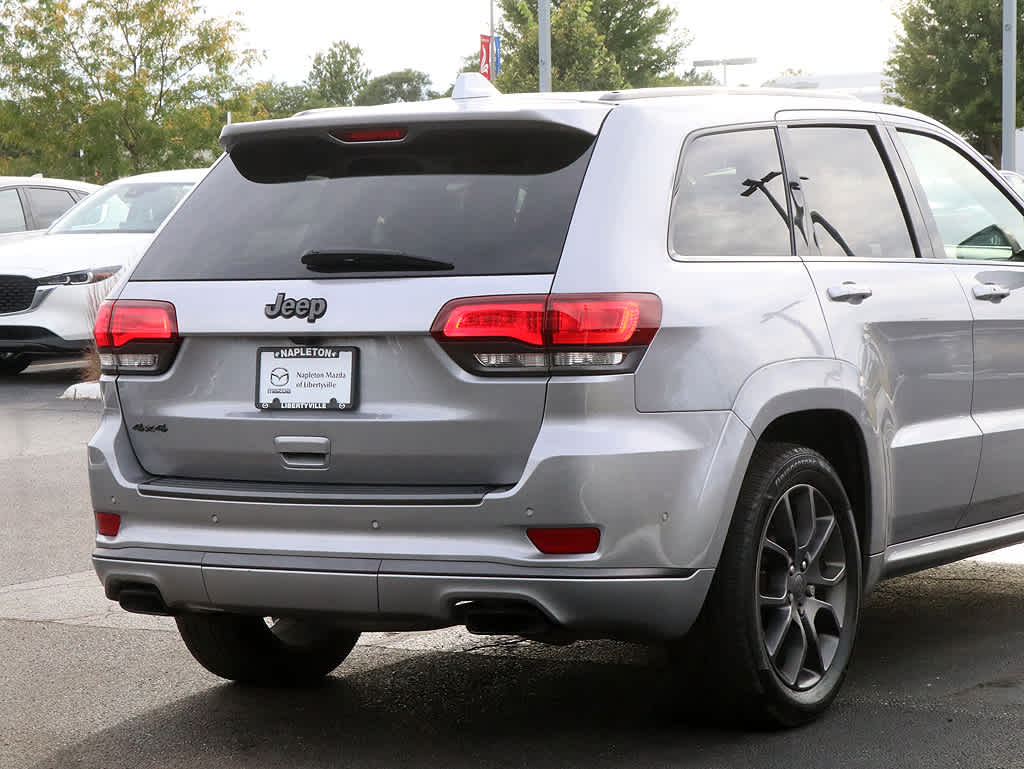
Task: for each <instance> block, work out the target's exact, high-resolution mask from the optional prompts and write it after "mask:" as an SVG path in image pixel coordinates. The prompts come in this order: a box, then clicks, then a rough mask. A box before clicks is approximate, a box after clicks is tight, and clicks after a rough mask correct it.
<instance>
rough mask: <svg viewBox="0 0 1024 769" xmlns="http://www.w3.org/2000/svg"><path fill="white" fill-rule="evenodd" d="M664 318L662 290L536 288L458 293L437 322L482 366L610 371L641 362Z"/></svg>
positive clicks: (457, 352)
mask: <svg viewBox="0 0 1024 769" xmlns="http://www.w3.org/2000/svg"><path fill="white" fill-rule="evenodd" d="M660 325H661V300H660V299H659V298H658V297H657V296H656V295H654V294H553V295H546V294H539V295H538V294H531V295H520V296H492V297H471V298H467V299H454V300H452V301H451V302H448V303H447V304H446V305H445V306H444V307H442V308H441V311H440V312H439V313H438V314H437V318H436V319H435V320H434V323H433V325H432V326H431V329H430V330H431V333H432V334H433V335H434V338H435V339H437V341H438V342H439V343H440V344H441V346H442V347H444V348H445V349H446V350H447V351H448V352H449V354H451V356H452V357H453V358H455V360H456V361H457V362H458V363H459V364H460V365H461V366H462V367H463V368H465V369H467V370H468V371H472V372H474V373H480V374H489V375H494V374H505V375H524V374H526V375H530V374H532V375H538V374H547V373H551V374H557V373H575V374H579V373H606V374H607V373H619V372H624V371H633V370H635V369H636V366H637V365H638V364H639V362H640V359H641V358H642V357H643V352H644V349H645V348H646V346H647V345H649V344H650V342H651V340H652V339H653V338H654V335H655V333H657V331H658V328H659V326H660Z"/></svg>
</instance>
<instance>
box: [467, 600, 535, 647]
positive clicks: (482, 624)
mask: <svg viewBox="0 0 1024 769" xmlns="http://www.w3.org/2000/svg"><path fill="white" fill-rule="evenodd" d="M455 612H456V616H457V617H458V620H459V622H460V623H461V624H464V625H465V626H466V630H468V631H469V632H470V633H472V634H473V635H515V636H523V637H531V638H532V637H538V636H544V635H547V634H550V633H552V632H554V630H555V626H554V625H553V624H552V623H551V621H550V620H549V619H548V618H547V617H546V616H545V615H544V614H543V613H542V612H541V611H540V609H538V608H537V607H536V606H533V605H532V604H529V603H526V602H525V601H494V600H487V601H459V602H458V603H456V604H455Z"/></svg>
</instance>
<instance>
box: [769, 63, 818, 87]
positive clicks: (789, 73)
mask: <svg viewBox="0 0 1024 769" xmlns="http://www.w3.org/2000/svg"><path fill="white" fill-rule="evenodd" d="M808 74H809V73H807V72H806V71H805V70H802V69H799V68H796V69H794V68H793V67H786V68H785V69H784V70H782V72H780V73H779V74H777V75H776V76H775V77H773V78H772V79H771V80H765V81H764V82H763V83H761V87H762V88H774V87H775V86H777V85H778V84H779V81H780V80H791V79H792V78H796V77H807V76H808Z"/></svg>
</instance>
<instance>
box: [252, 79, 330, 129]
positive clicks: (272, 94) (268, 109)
mask: <svg viewBox="0 0 1024 769" xmlns="http://www.w3.org/2000/svg"><path fill="white" fill-rule="evenodd" d="M239 99H240V101H241V102H242V103H243V105H244V106H243V108H242V111H241V112H240V113H239V115H238V118H239V119H243V118H244V119H245V120H266V119H268V118H283V117H291V116H292V115H294V114H295V113H296V112H301V111H302V110H306V109H312V108H315V107H321V106H323V101H322V99H321V98H320V96H319V95H318V94H316V93H314V92H313V91H312V90H310V88H309V87H308V86H306V85H305V84H301V85H289V84H288V83H282V82H279V81H277V80H264V81H261V82H259V83H255V84H253V85H251V86H249V87H248V88H245V89H243V90H242V91H241V92H240V93H239Z"/></svg>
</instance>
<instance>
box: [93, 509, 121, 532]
mask: <svg viewBox="0 0 1024 769" xmlns="http://www.w3.org/2000/svg"><path fill="white" fill-rule="evenodd" d="M120 530H121V516H120V515H117V514H116V513H96V531H98V532H99V533H100V534H102V535H103V536H104V537H116V536H117V532H119V531H120Z"/></svg>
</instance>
